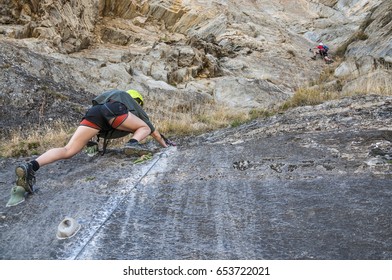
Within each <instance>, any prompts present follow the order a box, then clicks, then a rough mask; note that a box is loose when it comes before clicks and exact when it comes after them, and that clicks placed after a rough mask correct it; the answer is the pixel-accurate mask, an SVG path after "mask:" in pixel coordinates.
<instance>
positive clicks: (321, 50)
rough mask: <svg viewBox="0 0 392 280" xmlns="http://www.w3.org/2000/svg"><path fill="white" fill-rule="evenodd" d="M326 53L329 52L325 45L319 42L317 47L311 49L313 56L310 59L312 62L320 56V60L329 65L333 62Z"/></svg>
mask: <svg viewBox="0 0 392 280" xmlns="http://www.w3.org/2000/svg"><path fill="white" fill-rule="evenodd" d="M310 51H312V49H310ZM328 51H329V48H328V46H326V45H324V44H323V43H322V42H320V43H319V44H318V46H316V47H314V48H313V56H312V59H313V60H316V58H317V55H320V56H321V58H322V59H324V61H325V62H326V63H331V62H333V60H332V59H331V58H330V57H329V55H328Z"/></svg>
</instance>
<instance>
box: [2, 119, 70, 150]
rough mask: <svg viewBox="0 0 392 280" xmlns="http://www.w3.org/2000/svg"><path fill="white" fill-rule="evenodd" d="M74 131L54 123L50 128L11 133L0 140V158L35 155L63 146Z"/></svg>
mask: <svg viewBox="0 0 392 280" xmlns="http://www.w3.org/2000/svg"><path fill="white" fill-rule="evenodd" d="M74 130H75V129H74V128H71V127H70V126H69V125H67V124H65V123H62V122H54V123H52V124H51V126H48V125H46V126H43V127H41V128H38V129H36V128H31V129H30V130H29V131H26V130H24V131H20V130H15V131H12V132H11V137H10V138H9V139H1V140H2V141H1V142H0V156H1V157H20V156H29V155H37V154H41V153H42V152H43V151H45V150H47V149H49V148H53V147H60V146H64V145H65V144H66V143H67V141H68V139H69V137H70V136H71V135H72V133H73V132H74ZM26 135H28V136H26Z"/></svg>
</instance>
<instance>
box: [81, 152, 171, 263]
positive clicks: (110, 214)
mask: <svg viewBox="0 0 392 280" xmlns="http://www.w3.org/2000/svg"><path fill="white" fill-rule="evenodd" d="M163 155H166V153H162V154H160V155H159V157H158V159H157V160H156V161H155V162H154V163H153V164H152V165H151V166H150V168H149V169H148V170H147V171H146V172H145V173H144V174H143V176H142V177H140V179H139V180H138V181H137V183H136V184H135V186H134V187H133V188H132V189H131V191H132V190H134V189H136V188H137V187H138V186H139V184H140V182H141V181H142V180H143V179H144V177H146V176H147V174H148V173H149V172H150V171H151V170H152V169H153V168H154V166H155V165H156V163H157V162H158V161H159V160H160V159H161V158H162V156H163ZM127 197H128V195H126V196H124V198H122V199H121V200H120V201H119V202H118V203H117V205H116V206H115V207H114V208H113V210H112V211H111V212H110V213H109V215H108V216H107V217H106V219H105V220H104V221H103V222H102V224H101V225H100V226H99V227H98V228H97V229H96V230H95V231H94V232H93V234H92V235H91V236H90V238H89V239H88V240H87V241H86V243H85V244H84V245H83V247H82V248H81V249H80V251H79V252H78V253H77V254H76V256H75V257H74V258H73V259H74V260H76V259H78V257H79V256H80V255H81V253H83V251H84V250H85V248H86V246H87V245H88V244H89V243H90V241H91V240H92V239H93V238H94V236H95V235H96V234H97V232H98V231H99V230H100V229H101V228H102V227H103V226H104V225H105V223H106V222H107V221H108V220H109V218H110V217H111V216H112V215H113V213H114V211H116V210H117V208H118V207H119V205H120V204H121V203H123V202H124V201H125V199H126V198H127Z"/></svg>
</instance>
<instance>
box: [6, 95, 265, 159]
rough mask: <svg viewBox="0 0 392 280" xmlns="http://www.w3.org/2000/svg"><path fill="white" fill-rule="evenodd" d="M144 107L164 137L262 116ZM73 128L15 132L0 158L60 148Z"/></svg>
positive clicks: (213, 108) (211, 107)
mask: <svg viewBox="0 0 392 280" xmlns="http://www.w3.org/2000/svg"><path fill="white" fill-rule="evenodd" d="M155 105H157V104H155ZM148 107H149V108H146V110H147V111H148V112H152V113H151V114H149V115H150V119H151V121H152V123H153V124H154V126H155V127H156V128H157V129H158V130H159V131H160V132H162V133H163V134H165V136H168V137H172V136H186V135H197V134H201V133H204V132H208V131H212V130H215V129H219V128H222V127H228V126H238V125H240V124H242V123H244V122H247V121H249V120H250V119H252V118H255V117H257V116H260V115H262V114H257V113H255V112H256V111H252V112H246V111H239V110H233V109H228V108H226V107H224V106H219V105H216V104H214V103H211V102H207V103H204V104H196V103H195V104H191V105H188V106H186V108H184V106H180V107H178V108H176V109H174V110H168V111H161V112H154V108H159V106H156V107H154V104H149V106H148ZM76 125H77V124H76ZM76 125H70V124H66V123H62V122H57V123H52V124H51V126H50V127H49V126H43V127H40V128H38V129H37V128H31V131H26V130H24V131H19V130H15V131H13V132H12V133H11V137H10V138H9V139H2V141H1V142H0V157H20V156H31V155H39V154H42V153H43V152H45V151H47V150H48V149H50V148H54V147H62V146H64V145H65V144H66V143H67V142H68V140H69V139H70V137H71V136H72V134H73V132H74V131H75V129H76ZM26 135H27V136H26ZM151 139H152V138H149V140H151ZM127 140H129V137H124V138H120V139H114V140H111V141H110V146H112V147H116V146H121V145H123V144H124V142H126V141H127Z"/></svg>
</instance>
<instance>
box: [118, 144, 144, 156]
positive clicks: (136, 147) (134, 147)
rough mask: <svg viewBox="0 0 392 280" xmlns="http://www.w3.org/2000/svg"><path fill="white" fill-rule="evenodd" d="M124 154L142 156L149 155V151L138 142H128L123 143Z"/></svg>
mask: <svg viewBox="0 0 392 280" xmlns="http://www.w3.org/2000/svg"><path fill="white" fill-rule="evenodd" d="M124 153H125V154H126V155H128V156H134V155H135V156H142V155H147V154H149V153H151V151H150V150H148V149H146V148H144V147H143V146H142V145H141V144H139V142H136V141H129V142H127V143H125V146H124Z"/></svg>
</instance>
